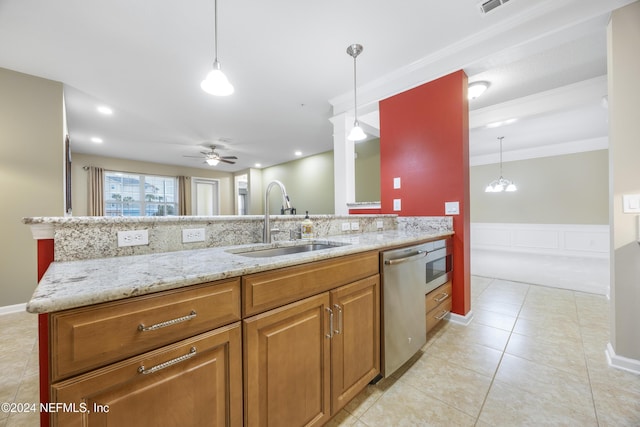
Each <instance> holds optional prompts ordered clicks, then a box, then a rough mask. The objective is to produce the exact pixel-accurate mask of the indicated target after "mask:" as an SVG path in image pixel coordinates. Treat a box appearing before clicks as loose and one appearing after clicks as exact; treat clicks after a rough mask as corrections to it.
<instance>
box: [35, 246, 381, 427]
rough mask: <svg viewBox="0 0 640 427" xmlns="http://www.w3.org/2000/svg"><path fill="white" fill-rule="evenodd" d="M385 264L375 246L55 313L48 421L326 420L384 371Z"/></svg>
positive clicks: (183, 423) (209, 422) (253, 422)
mask: <svg viewBox="0 0 640 427" xmlns="http://www.w3.org/2000/svg"><path fill="white" fill-rule="evenodd" d="M378 269H379V257H378V253H377V252H376V251H372V252H365V253H359V254H354V255H348V256H344V257H338V258H334V259H328V260H323V261H318V262H312V263H308V264H302V265H297V266H293V267H287V268H282V269H277V270H272V271H265V272H261V273H256V274H251V275H247V276H244V277H242V278H241V279H240V278H235V279H229V280H224V281H219V282H215V283H206V284H202V285H194V286H189V287H186V288H182V289H176V290H171V291H167V292H161V293H157V294H150V295H145V296H140V297H135V298H128V299H125V300H120V301H114V302H108V303H103V304H96V305H94V306H89V307H81V308H77V309H71V310H65V311H61V312H57V313H52V314H51V315H50V316H49V347H50V348H49V350H50V352H49V354H50V356H49V366H48V372H50V374H49V378H48V380H49V391H50V401H51V402H53V403H55V404H59V405H62V406H61V407H60V408H61V409H60V410H59V411H55V412H53V413H51V416H50V421H51V424H52V425H54V426H64V427H66V426H72V427H74V426H82V427H87V426H104V425H135V426H159V425H161V426H181V427H183V426H187V427H189V426H202V425H207V426H241V425H247V426H262V425H265V426H266V425H268V426H277V427H279V426H313V425H322V424H325V423H326V422H327V421H328V420H329V419H330V418H331V417H332V416H333V415H335V414H336V413H337V412H338V411H339V410H340V409H341V408H342V407H344V406H345V405H346V404H347V403H348V402H349V401H350V400H351V399H352V398H353V397H355V396H356V395H357V394H358V393H359V392H360V391H362V390H363V389H364V388H365V387H366V385H367V384H368V383H369V382H370V381H371V380H373V379H374V378H375V377H376V376H377V375H378V373H379V372H380V276H379V274H378ZM241 301H242V304H241ZM242 319H244V320H242ZM64 405H67V406H64Z"/></svg>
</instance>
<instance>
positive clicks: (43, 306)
mask: <svg viewBox="0 0 640 427" xmlns="http://www.w3.org/2000/svg"><path fill="white" fill-rule="evenodd" d="M452 234H453V233H452V232H451V231H447V232H431V233H429V232H424V231H398V230H391V231H384V232H372V233H361V234H357V235H341V236H330V237H327V238H322V239H314V240H313V242H320V243H322V242H327V241H328V242H335V243H337V244H342V246H337V247H333V248H330V249H324V250H319V251H312V252H303V253H297V254H291V255H281V256H274V257H269V258H263V257H261V258H254V257H246V256H242V255H238V254H237V253H232V252H238V251H241V250H252V249H259V248H260V247H264V246H270V245H264V244H248V245H237V246H226V247H216V248H208V249H195V250H185V251H178V252H165V253H156V254H148V255H134V256H121V257H113V258H99V259H91V260H82V261H66V262H54V263H52V264H51V265H50V266H49V268H48V270H47V272H46V273H45V275H44V276H43V278H42V280H41V281H40V283H39V284H38V287H37V288H36V290H35V292H34V294H33V296H32V298H31V300H30V301H29V303H28V304H27V311H28V312H31V313H47V312H53V311H59V310H66V309H69V308H76V307H82V306H86V305H92V304H98V303H101V302H107V301H114V300H119V299H124V298H129V297H133V296H138V295H145V294H150V293H154V292H159V291H164V290H169V289H176V288H180V287H184V286H190V285H194V284H198V283H205V282H210V281H215V280H220V279H226V278H230V277H238V276H242V275H245V274H251V273H256V272H260V271H266V270H272V269H276V268H281V267H288V266H292V265H297V264H303V263H307V262H312V261H319V260H322V259H329V258H334V257H337V256H343V255H349V254H354V253H358V252H365V251H369V250H380V249H384V248H387V247H393V246H402V245H410V244H413V243H416V242H420V241H424V240H428V239H434V238H438V237H446V236H449V235H452ZM301 242H302V241H297V242H296V243H293V242H290V241H289V242H282V243H278V244H277V246H286V245H292V244H300V243H301ZM271 246H273V245H271Z"/></svg>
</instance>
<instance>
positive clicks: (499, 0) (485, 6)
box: [478, 0, 509, 15]
mask: <svg viewBox="0 0 640 427" xmlns="http://www.w3.org/2000/svg"><path fill="white" fill-rule="evenodd" d="M508 2H509V0H489V1H484V2H482V3H480V4H478V9H480V13H482V14H483V15H484V14H485V13H489V12H491V11H492V10H494V9H496V8H498V7H500V6H502V5H503V4H505V3H508Z"/></svg>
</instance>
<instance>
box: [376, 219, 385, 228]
mask: <svg viewBox="0 0 640 427" xmlns="http://www.w3.org/2000/svg"><path fill="white" fill-rule="evenodd" d="M376 228H377V229H378V230H382V229H383V228H384V222H382V221H377V222H376Z"/></svg>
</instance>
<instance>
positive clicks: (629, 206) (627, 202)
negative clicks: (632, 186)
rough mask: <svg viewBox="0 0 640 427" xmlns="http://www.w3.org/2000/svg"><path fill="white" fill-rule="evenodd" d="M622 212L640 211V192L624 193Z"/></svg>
mask: <svg viewBox="0 0 640 427" xmlns="http://www.w3.org/2000/svg"><path fill="white" fill-rule="evenodd" d="M622 212H623V213H640V194H623V195H622Z"/></svg>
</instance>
